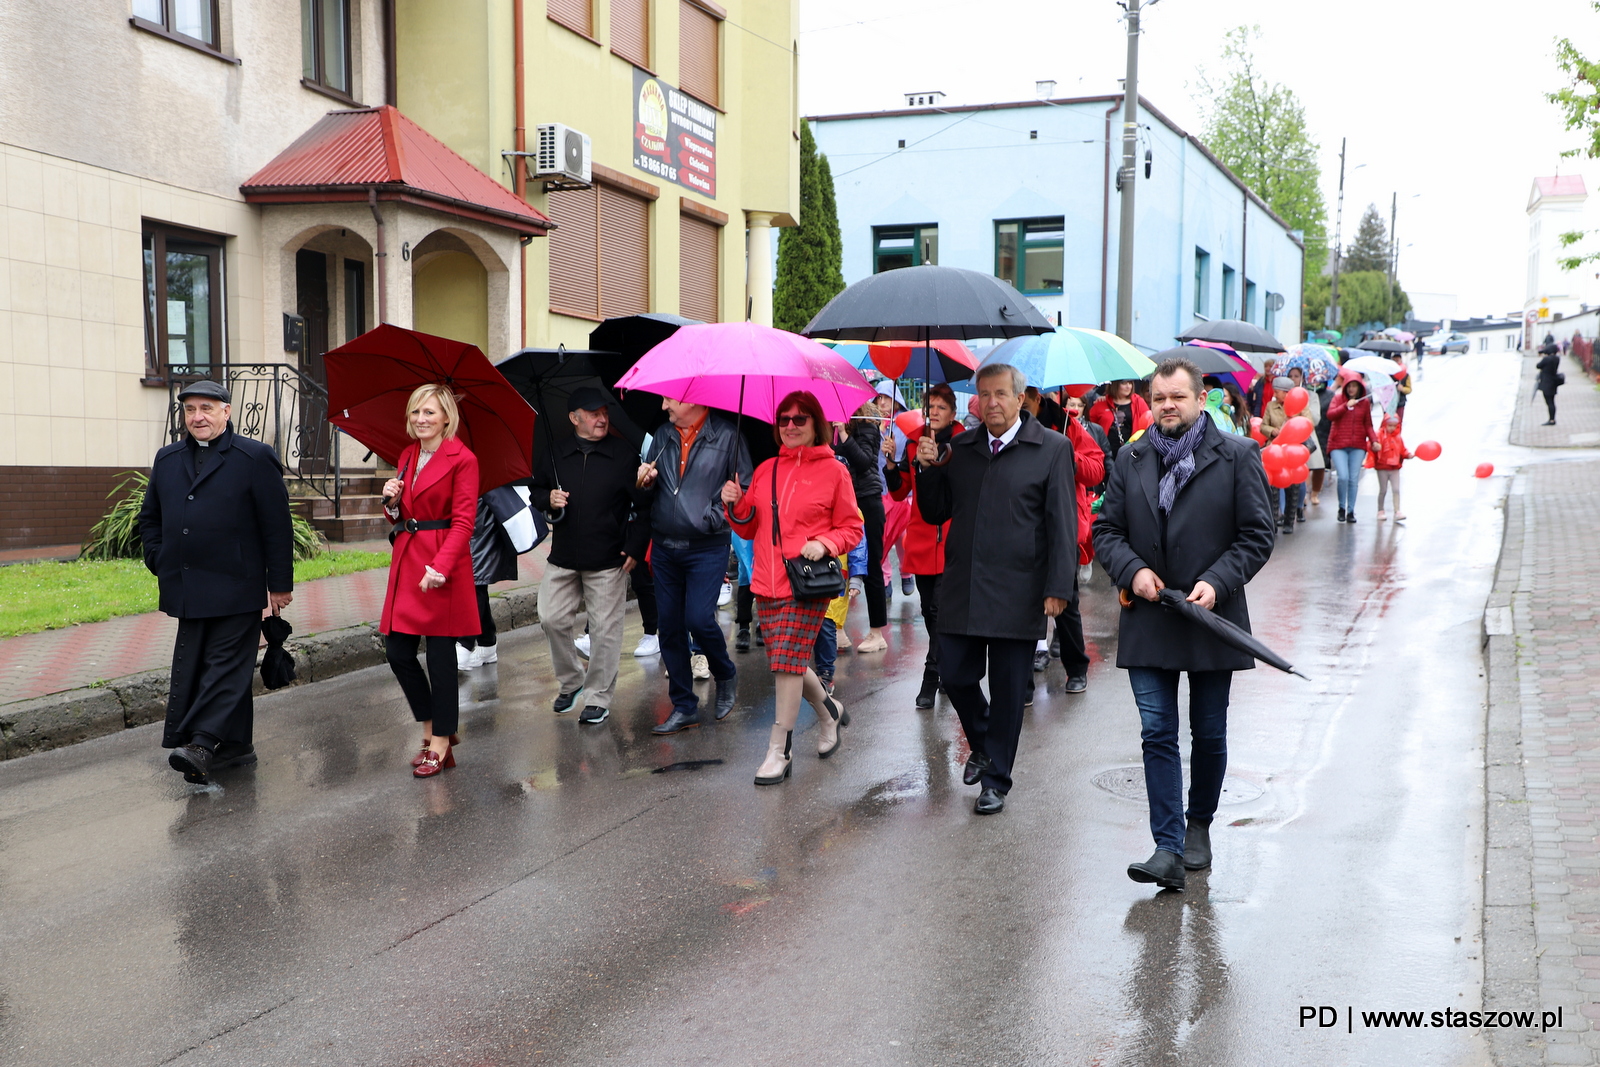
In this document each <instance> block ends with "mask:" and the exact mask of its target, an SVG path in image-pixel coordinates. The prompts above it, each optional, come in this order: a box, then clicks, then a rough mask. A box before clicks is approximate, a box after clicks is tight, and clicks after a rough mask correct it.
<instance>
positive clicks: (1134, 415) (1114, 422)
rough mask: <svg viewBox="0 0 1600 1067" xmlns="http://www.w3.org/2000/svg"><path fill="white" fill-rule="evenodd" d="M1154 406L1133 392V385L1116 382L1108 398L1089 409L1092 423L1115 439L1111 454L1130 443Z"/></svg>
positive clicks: (1113, 454) (1100, 400) (1112, 441)
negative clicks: (1151, 406)
mask: <svg viewBox="0 0 1600 1067" xmlns="http://www.w3.org/2000/svg"><path fill="white" fill-rule="evenodd" d="M1149 412H1150V405H1149V404H1147V403H1145V399H1144V397H1142V396H1140V395H1139V394H1138V393H1135V392H1134V391H1133V382H1132V381H1131V380H1129V381H1121V382H1112V383H1111V386H1110V390H1109V391H1108V392H1107V393H1106V395H1105V396H1103V397H1101V398H1100V399H1099V400H1096V401H1095V402H1094V407H1092V408H1090V409H1089V421H1090V422H1092V423H1094V424H1095V425H1096V426H1098V427H1100V428H1101V429H1102V430H1104V431H1105V432H1106V437H1108V438H1110V440H1111V455H1112V457H1113V458H1115V457H1116V454H1117V450H1118V449H1120V448H1121V447H1122V446H1123V445H1125V444H1127V443H1128V438H1130V437H1132V436H1133V435H1134V433H1135V432H1136V431H1137V430H1138V429H1139V423H1140V421H1141V420H1143V419H1144V417H1145V415H1147V414H1149Z"/></svg>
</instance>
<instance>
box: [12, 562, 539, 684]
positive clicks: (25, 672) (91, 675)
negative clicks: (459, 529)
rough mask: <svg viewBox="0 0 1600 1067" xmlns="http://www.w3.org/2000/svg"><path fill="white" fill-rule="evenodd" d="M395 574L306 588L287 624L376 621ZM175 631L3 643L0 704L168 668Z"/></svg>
mask: <svg viewBox="0 0 1600 1067" xmlns="http://www.w3.org/2000/svg"><path fill="white" fill-rule="evenodd" d="M364 547H374V548H376V547H380V546H378V545H375V546H364ZM381 547H385V548H386V547H387V546H381ZM546 552H547V548H546V546H544V545H541V546H540V547H539V548H537V549H535V550H534V551H532V552H530V553H528V554H527V555H525V556H522V557H521V558H520V560H519V561H518V562H519V564H520V568H519V570H520V574H519V575H518V577H517V580H516V581H512V582H502V583H500V584H499V585H495V586H492V587H491V590H492V591H493V592H504V591H505V590H507V589H515V588H518V587H519V586H524V585H532V584H534V583H536V582H538V580H539V578H540V576H541V575H543V573H544V559H545V555H546ZM388 575H389V572H388V570H387V569H385V568H378V569H375V570H370V571H360V572H357V573H356V574H344V575H340V576H338V577H336V578H321V579H318V580H317V581H314V582H307V583H305V584H304V585H301V586H300V587H299V588H297V589H296V590H295V593H294V603H293V604H291V605H289V609H288V610H287V611H286V612H284V617H285V618H287V619H288V620H289V622H290V624H291V625H293V626H294V630H295V634H296V636H300V637H303V636H305V635H307V634H315V633H322V632H324V631H326V630H337V629H341V628H343V627H346V626H354V625H356V624H357V623H363V622H377V621H378V617H379V616H380V615H381V614H382V613H383V595H384V587H385V583H386V582H387V580H388ZM176 629H177V620H176V619H170V618H168V617H167V616H165V615H163V614H161V613H160V612H150V613H149V614H146V615H125V616H122V617H121V618H116V619H107V620H106V621H105V622H91V623H85V624H83V625H82V626H71V627H68V628H66V629H63V630H46V631H44V632H43V633H36V634H24V635H22V636H20V637H9V638H5V639H3V640H0V704H9V703H11V702H12V701H15V700H27V699H29V698H30V697H38V696H44V695H46V694H48V693H59V692H62V691H64V690H67V689H76V688H79V687H81V686H86V685H91V684H93V683H94V682H97V681H100V680H103V679H110V678H120V677H122V676H124V675H128V674H136V673H138V672H140V671H149V670H157V669H159V668H163V667H166V666H168V665H170V663H171V662H172V636H173V633H174V632H175V630H176Z"/></svg>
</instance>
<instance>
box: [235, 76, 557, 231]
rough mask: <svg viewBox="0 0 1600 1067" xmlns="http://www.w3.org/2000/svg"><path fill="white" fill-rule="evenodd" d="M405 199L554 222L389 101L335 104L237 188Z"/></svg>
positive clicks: (248, 193)
mask: <svg viewBox="0 0 1600 1067" xmlns="http://www.w3.org/2000/svg"><path fill="white" fill-rule="evenodd" d="M372 189H376V190H377V194H378V199H379V200H399V201H403V202H406V203H411V204H416V205H418V206H420V207H426V208H432V209H433V210H435V211H442V212H445V213H447V214H451V215H458V216H461V217H462V218H469V219H475V220H477V221H479V222H488V223H492V224H494V225H496V226H504V227H505V228H507V229H510V230H515V231H517V232H519V233H525V234H534V235H539V236H542V235H544V234H546V233H548V232H549V231H550V229H551V228H552V227H553V225H554V224H553V223H552V222H551V221H550V219H549V217H548V216H546V215H544V214H543V213H542V212H539V211H537V210H535V209H534V208H532V207H530V206H529V205H528V204H527V203H526V202H524V201H523V200H522V199H521V198H520V197H518V196H517V195H516V194H515V193H513V192H512V191H511V190H509V189H507V188H506V187H505V186H503V185H501V184H500V183H499V182H497V181H495V180H494V179H493V178H491V177H489V176H488V175H487V174H485V173H483V171H481V170H479V169H478V168H477V167H474V166H473V165H472V164H471V163H468V162H467V161H466V160H465V159H462V158H461V157H460V156H458V155H456V153H454V152H452V151H451V150H450V149H449V148H448V147H446V146H445V144H444V143H443V142H441V141H440V140H439V139H438V138H436V137H434V136H433V135H432V134H430V133H428V131H427V130H424V129H423V128H422V127H421V126H418V125H417V124H416V123H415V122H412V121H411V120H410V119H408V118H406V117H405V116H404V115H402V114H400V112H399V111H398V110H396V109H395V108H393V107H390V106H388V105H387V104H386V105H384V106H382V107H364V108H357V109H355V110H351V111H330V112H328V113H327V114H326V115H324V116H322V118H321V119H319V120H318V121H317V124H316V125H315V126H312V127H311V128H310V129H309V130H307V131H306V132H305V133H303V134H301V135H300V137H299V139H298V140H296V141H295V142H294V144H292V145H290V146H289V147H288V148H285V149H284V150H283V151H282V152H280V153H278V155H277V158H275V159H273V161H272V162H271V163H268V164H267V165H266V166H265V167H262V168H261V169H260V170H259V171H257V172H256V173H255V174H254V175H252V176H251V177H250V178H249V179H247V180H246V181H245V183H244V184H243V185H241V186H240V187H239V191H240V192H242V193H243V194H244V198H245V200H247V201H249V202H250V203H252V204H322V203H336V202H348V201H354V200H366V199H367V197H368V191H369V190H372Z"/></svg>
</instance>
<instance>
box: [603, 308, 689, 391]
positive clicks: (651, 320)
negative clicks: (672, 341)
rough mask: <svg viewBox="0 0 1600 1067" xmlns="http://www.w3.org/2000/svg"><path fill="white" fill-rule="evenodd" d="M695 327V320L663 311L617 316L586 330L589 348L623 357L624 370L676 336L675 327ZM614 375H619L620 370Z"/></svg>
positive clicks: (676, 330)
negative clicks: (618, 354)
mask: <svg viewBox="0 0 1600 1067" xmlns="http://www.w3.org/2000/svg"><path fill="white" fill-rule="evenodd" d="M698 325H700V320H699V319H686V318H684V317H683V316H682V315H669V314H667V313H666V312H664V311H649V312H646V313H644V314H642V315H619V316H617V317H616V318H612V319H607V320H606V321H604V322H602V323H601V324H600V325H598V326H596V327H595V328H594V329H592V330H590V331H589V348H590V349H592V350H595V351H603V352H617V353H620V354H622V355H624V356H626V357H627V360H628V361H627V363H626V364H625V365H624V369H626V368H627V367H631V366H633V365H634V363H636V362H638V359H639V357H640V356H642V355H644V354H645V353H646V352H648V351H650V350H651V349H652V348H654V347H655V346H656V345H658V344H660V343H661V342H662V341H665V340H666V339H667V338H669V337H671V336H672V335H673V334H675V333H677V332H678V327H679V326H698ZM618 376H619V377H620V376H621V372H620V371H619V372H618ZM612 380H613V381H615V379H612Z"/></svg>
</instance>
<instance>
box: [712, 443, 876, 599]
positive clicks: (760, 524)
mask: <svg viewBox="0 0 1600 1067" xmlns="http://www.w3.org/2000/svg"><path fill="white" fill-rule="evenodd" d="M774 477H776V478H777V480H778V532H779V539H780V543H779V544H776V545H775V544H773V543H772V541H773V537H772V480H773V478H774ZM726 510H727V513H728V522H729V523H730V524H731V525H732V527H733V532H734V533H736V534H738V535H739V536H740V537H742V538H744V539H745V540H747V541H749V542H750V543H751V546H752V547H753V548H754V550H755V558H754V560H753V566H752V567H751V575H750V590H751V591H752V592H753V593H755V594H756V595H757V596H760V597H766V598H767V599H768V600H786V599H788V598H789V597H790V595H791V593H790V589H789V573H788V571H787V570H785V569H784V565H783V561H784V560H785V559H793V558H795V557H796V556H798V555H800V550H801V549H802V548H804V547H805V544H806V542H807V541H820V542H822V544H823V546H824V547H826V548H827V550H828V553H829V555H833V556H842V555H844V554H845V553H847V552H849V551H850V550H851V549H852V548H854V547H855V545H856V542H857V541H860V540H861V534H862V522H861V509H860V508H859V507H858V506H857V504H856V490H855V486H854V485H853V484H852V483H851V481H850V471H849V470H848V469H846V467H845V465H844V464H843V463H840V462H839V461H838V460H837V459H835V458H834V453H833V449H832V448H830V447H828V446H827V445H808V446H806V447H805V448H783V449H779V450H778V455H777V456H776V457H775V458H773V459H769V460H767V461H766V462H765V463H763V464H761V466H759V467H757V468H756V471H755V474H754V475H753V476H751V478H750V488H749V489H747V490H745V493H744V496H742V497H740V498H739V503H737V504H735V505H733V506H732V507H728V508H726Z"/></svg>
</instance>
